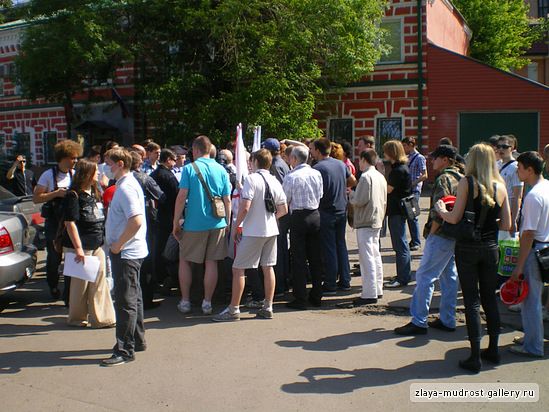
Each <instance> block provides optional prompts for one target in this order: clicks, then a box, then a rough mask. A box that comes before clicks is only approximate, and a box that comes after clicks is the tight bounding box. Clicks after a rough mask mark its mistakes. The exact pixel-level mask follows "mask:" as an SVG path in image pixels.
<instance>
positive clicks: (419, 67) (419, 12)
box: [417, 0, 424, 149]
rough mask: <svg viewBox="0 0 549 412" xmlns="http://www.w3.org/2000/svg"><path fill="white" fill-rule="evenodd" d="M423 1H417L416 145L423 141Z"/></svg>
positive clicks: (419, 145)
mask: <svg viewBox="0 0 549 412" xmlns="http://www.w3.org/2000/svg"><path fill="white" fill-rule="evenodd" d="M422 52H423V0H417V145H418V147H419V148H420V149H421V146H422V140H423V81H424V79H423V53H422Z"/></svg>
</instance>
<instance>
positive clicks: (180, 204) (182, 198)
mask: <svg viewBox="0 0 549 412" xmlns="http://www.w3.org/2000/svg"><path fill="white" fill-rule="evenodd" d="M188 193H189V190H188V189H179V193H178V194H177V198H176V199H175V210H174V214H173V230H172V233H173V235H174V236H175V238H176V239H179V236H180V234H181V226H180V225H181V224H180V223H179V220H180V219H181V216H183V210H185V202H186V201H187V194H188ZM225 207H226V206H225ZM225 210H227V209H225Z"/></svg>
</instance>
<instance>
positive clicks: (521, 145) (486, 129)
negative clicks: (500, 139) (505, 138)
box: [459, 112, 539, 154]
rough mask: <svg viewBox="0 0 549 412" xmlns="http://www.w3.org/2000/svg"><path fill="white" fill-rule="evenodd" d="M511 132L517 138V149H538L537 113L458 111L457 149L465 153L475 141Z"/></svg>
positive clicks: (521, 150) (522, 150) (520, 150)
mask: <svg viewBox="0 0 549 412" xmlns="http://www.w3.org/2000/svg"><path fill="white" fill-rule="evenodd" d="M496 134H498V135H501V134H513V135H515V136H516V137H517V139H518V151H519V152H525V151H528V150H538V147H539V113H537V112H520V113H516V112H515V113H460V115H459V151H460V153H461V154H465V153H467V151H468V150H469V148H470V147H471V146H473V145H474V144H475V143H478V142H482V141H486V140H488V138H489V137H490V136H493V135H496Z"/></svg>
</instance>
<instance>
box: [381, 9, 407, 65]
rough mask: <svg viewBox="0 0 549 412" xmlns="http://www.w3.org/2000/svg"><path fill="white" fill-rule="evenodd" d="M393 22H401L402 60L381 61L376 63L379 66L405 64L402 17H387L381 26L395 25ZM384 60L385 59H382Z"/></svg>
mask: <svg viewBox="0 0 549 412" xmlns="http://www.w3.org/2000/svg"><path fill="white" fill-rule="evenodd" d="M393 22H399V23H400V60H384V61H382V60H381V59H380V60H379V61H378V62H377V63H376V64H379V65H385V64H400V63H404V59H405V56H404V51H405V49H404V19H403V18H402V17H386V18H383V19H382V20H381V24H383V23H393ZM382 58H383V57H382Z"/></svg>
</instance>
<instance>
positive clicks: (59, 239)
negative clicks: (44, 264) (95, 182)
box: [53, 190, 78, 253]
mask: <svg viewBox="0 0 549 412" xmlns="http://www.w3.org/2000/svg"><path fill="white" fill-rule="evenodd" d="M70 193H74V194H75V195H76V199H77V200H78V193H76V191H74V190H71V191H70V192H69V193H67V196H69V195H70ZM63 217H64V216H63V214H62V215H61V218H60V219H59V225H58V226H57V232H56V233H55V239H53V249H54V250H55V251H56V252H57V253H63V237H64V236H65V233H67V227H66V226H65V221H64V219H63Z"/></svg>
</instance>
